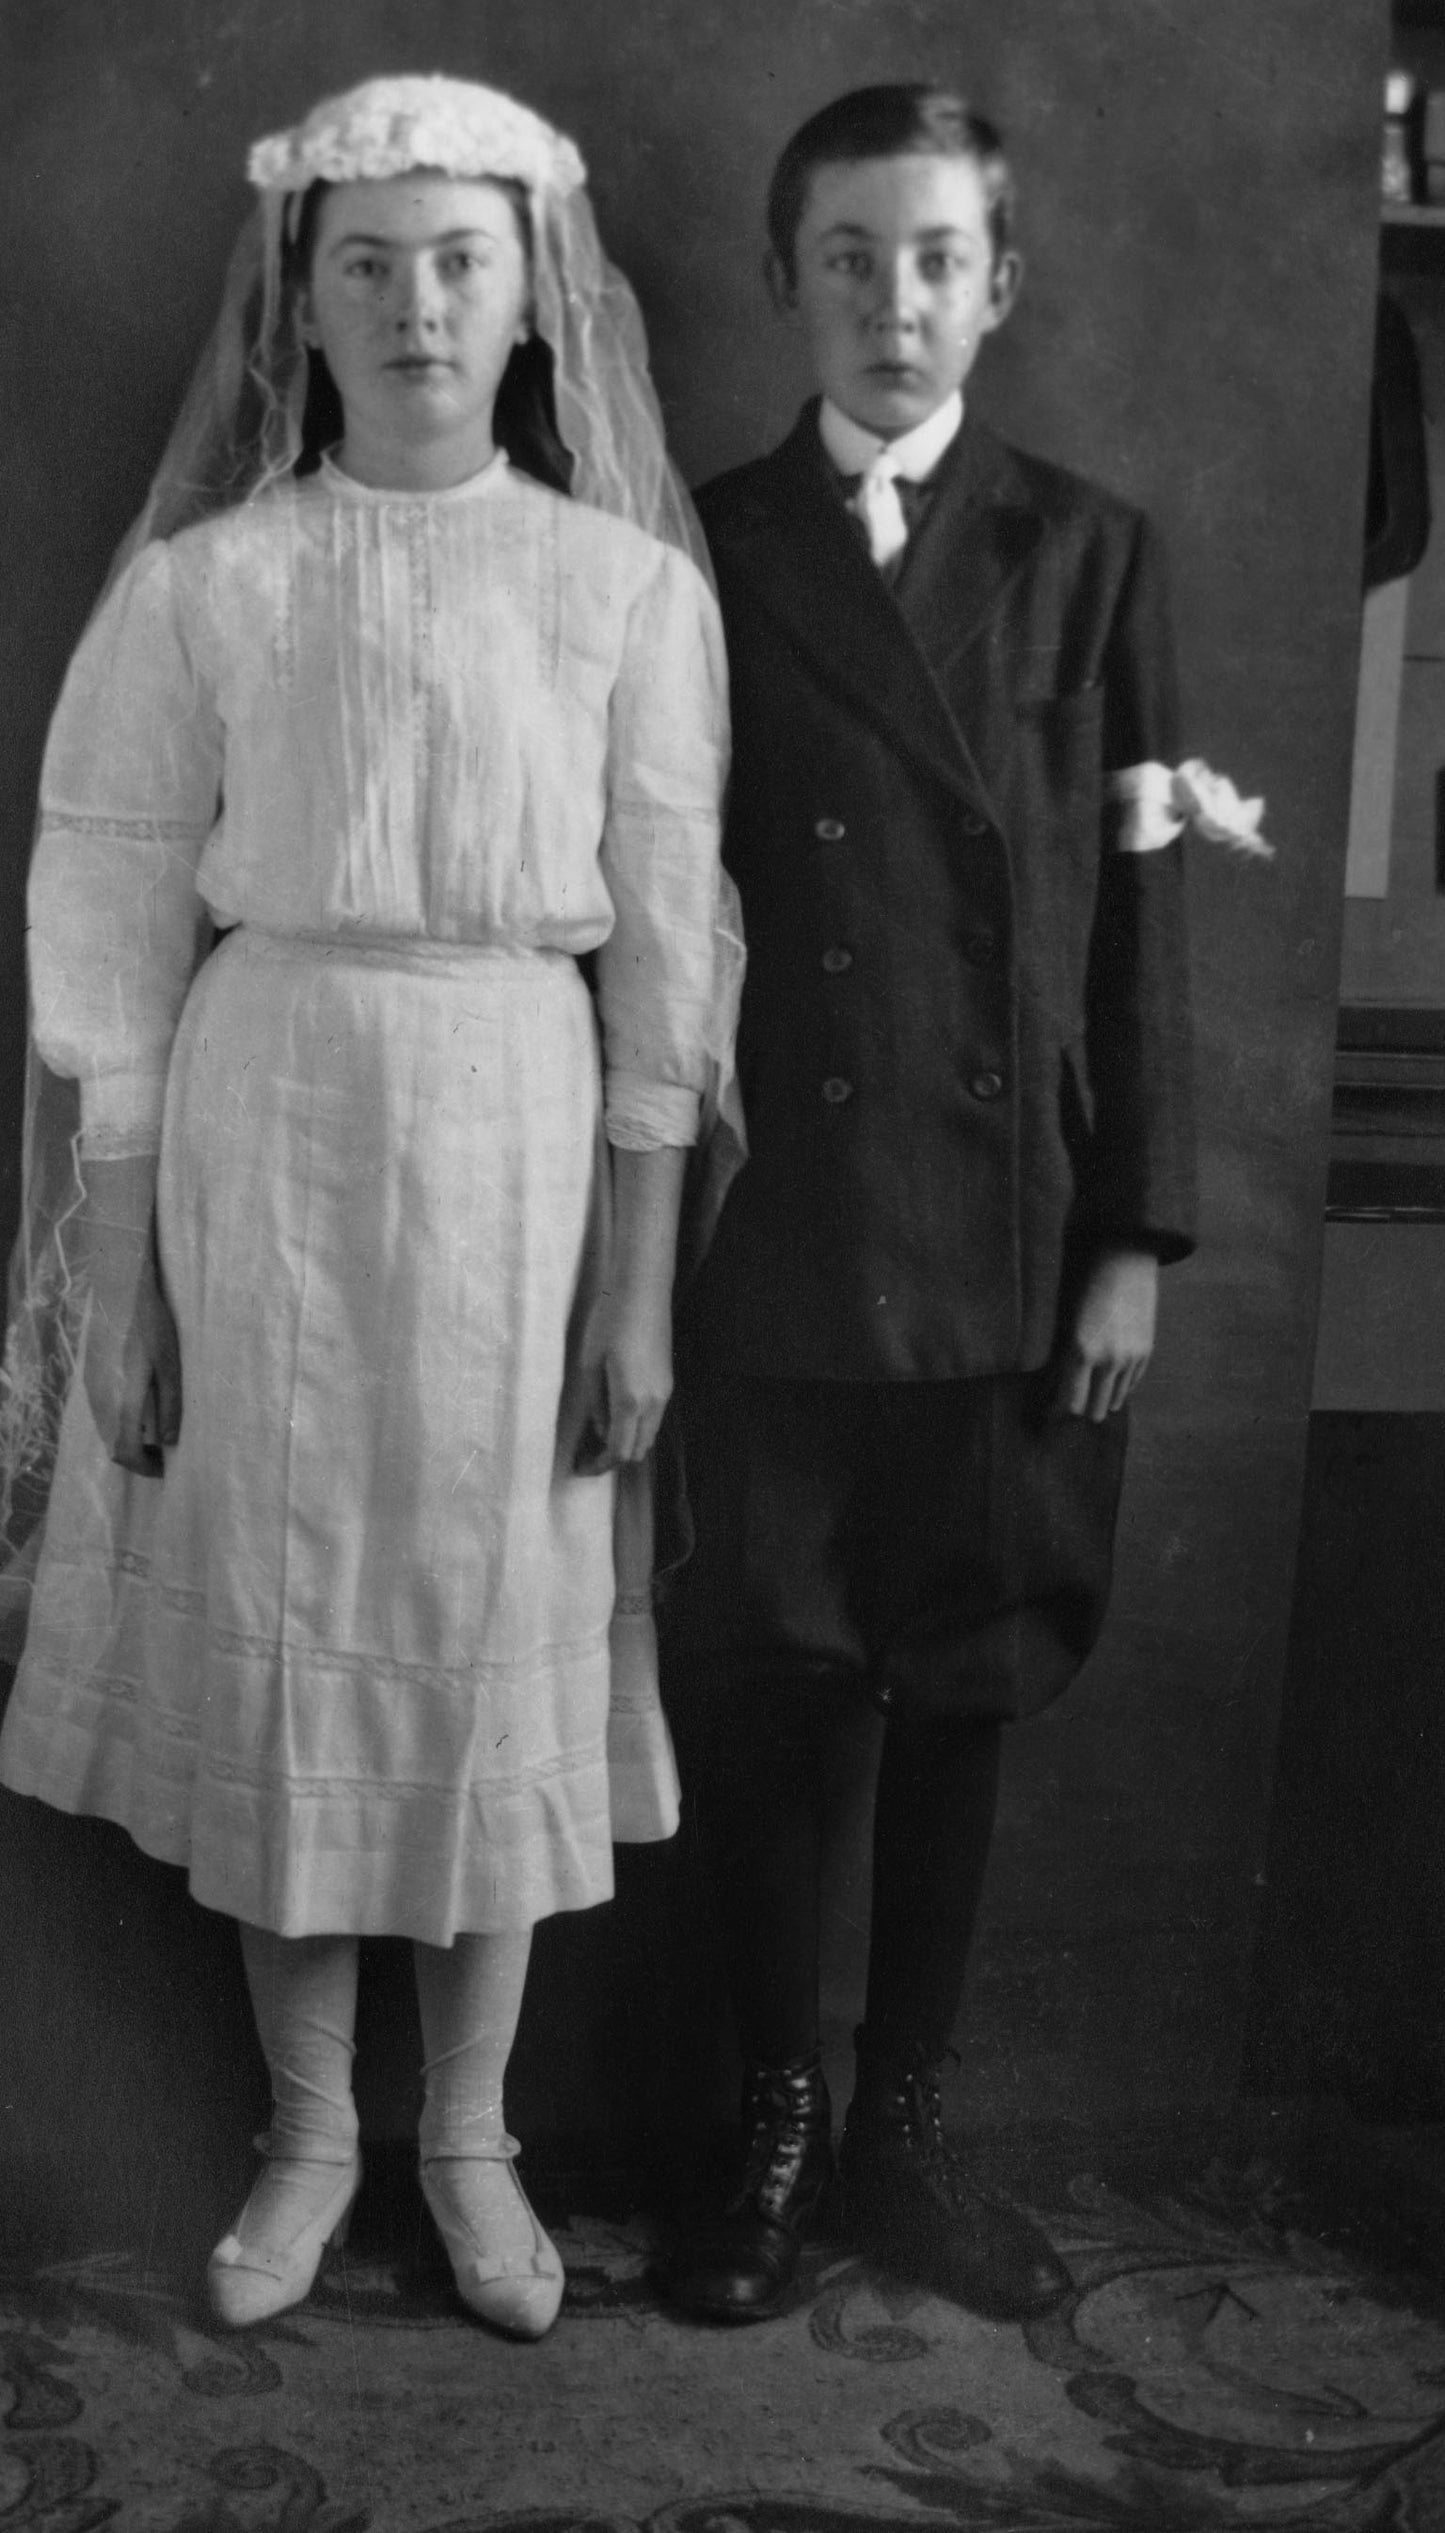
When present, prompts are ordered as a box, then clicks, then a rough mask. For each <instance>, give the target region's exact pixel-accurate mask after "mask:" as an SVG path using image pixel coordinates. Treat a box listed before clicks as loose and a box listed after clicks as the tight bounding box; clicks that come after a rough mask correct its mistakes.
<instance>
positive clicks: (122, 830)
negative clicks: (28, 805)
mask: <svg viewBox="0 0 1445 2533" xmlns="http://www.w3.org/2000/svg"><path fill="white" fill-rule="evenodd" d="M40 832H41V834H42V835H52V836H119V837H121V838H122V839H123V840H124V842H125V843H127V844H193V843H194V842H195V841H196V839H197V837H199V836H205V835H209V834H210V827H209V826H208V824H207V823H206V821H205V820H204V819H192V818H105V817H92V816H89V815H87V814H86V813H85V812H83V811H81V810H78V809H47V810H45V811H44V812H43V814H42V816H41V820H40Z"/></svg>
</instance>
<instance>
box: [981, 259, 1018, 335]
mask: <svg viewBox="0 0 1445 2533" xmlns="http://www.w3.org/2000/svg"><path fill="white" fill-rule="evenodd" d="M1023 286H1024V259H1023V257H1022V256H1021V255H1020V254H1018V253H1017V252H1016V250H1015V249H1014V248H1013V247H1009V248H1008V249H1007V250H1006V251H1005V253H1004V254H1002V255H1000V256H999V257H998V258H997V259H996V261H995V263H994V268H993V273H992V276H991V278H990V281H989V288H988V309H987V312H986V314H985V315H984V317H983V320H982V322H981V324H980V327H979V331H980V333H982V334H993V333H995V332H996V331H997V329H998V327H999V326H1001V325H1002V324H1003V322H1004V319H1005V318H1006V317H1010V316H1012V314H1013V312H1014V309H1015V307H1016V306H1017V305H1018V295H1019V292H1020V291H1021V290H1022V288H1023Z"/></svg>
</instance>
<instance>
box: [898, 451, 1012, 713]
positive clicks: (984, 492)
mask: <svg viewBox="0 0 1445 2533" xmlns="http://www.w3.org/2000/svg"><path fill="white" fill-rule="evenodd" d="M1042 534H1043V521H1042V519H1041V517H1040V515H1039V512H1038V509H1037V508H1036V506H1035V504H1034V503H1033V502H1032V501H1031V500H1030V498H1029V494H1028V490H1027V487H1026V486H1025V483H1024V481H1023V478H1022V476H1021V474H1020V473H1019V470H1018V468H1017V467H1016V465H1015V464H1014V461H1013V458H1012V456H1011V454H1010V452H1009V451H1008V450H1007V449H1006V448H1005V447H1004V445H1003V442H1002V441H1001V440H997V439H995V437H994V435H993V433H992V432H991V431H989V430H987V429H986V428H985V427H984V425H983V424H982V423H980V422H975V421H973V420H972V419H971V418H967V419H965V421H964V425H963V428H962V430H961V431H960V432H959V434H958V437H957V439H956V440H955V441H954V443H953V445H952V447H951V448H950V449H949V450H948V452H947V454H946V455H945V457H944V460H943V464H942V467H941V469H940V473H939V480H938V486H937V489H936V491H935V493H934V496H933V499H932V501H931V502H930V504H929V506H928V510H927V512H926V514H925V516H924V518H923V520H922V521H921V523H920V525H919V528H918V531H917V534H916V536H915V537H914V538H913V540H912V542H911V544H910V546H909V550H908V554H907V556H906V558H905V561H904V565H903V570H902V573H901V575H900V578H899V582H898V603H899V605H900V607H901V609H902V611H903V614H904V615H905V617H906V618H907V620H908V623H909V625H910V626H911V627H912V629H913V632H914V634H915V635H916V636H917V639H918V643H919V646H920V648H921V649H922V650H923V652H924V653H925V655H926V657H927V658H928V660H929V662H930V663H931V665H932V668H933V670H934V673H935V675H938V676H942V675H944V674H945V673H946V671H947V670H948V668H949V666H950V665H951V663H952V662H953V661H954V660H955V659H956V658H957V657H958V654H959V652H960V651H963V650H965V649H967V647H968V645H969V644H970V643H971V642H974V641H976V640H977V638H978V636H979V635H980V634H981V633H982V632H983V631H984V630H985V628H986V627H987V625H988V624H989V622H990V620H991V618H992V617H993V615H994V614H995V612H996V611H997V608H998V606H999V603H1000V601H1001V599H1002V598H1003V596H1004V593H1005V591H1006V590H1007V589H1008V587H1009V585H1010V583H1011V582H1012V581H1013V579H1014V578H1015V576H1016V574H1017V573H1019V572H1020V571H1021V570H1022V569H1023V567H1024V565H1025V564H1026V563H1027V562H1028V561H1029V560H1030V558H1031V556H1032V555H1033V553H1034V551H1035V549H1036V548H1037V546H1038V542H1039V539H1040V537H1041V536H1042Z"/></svg>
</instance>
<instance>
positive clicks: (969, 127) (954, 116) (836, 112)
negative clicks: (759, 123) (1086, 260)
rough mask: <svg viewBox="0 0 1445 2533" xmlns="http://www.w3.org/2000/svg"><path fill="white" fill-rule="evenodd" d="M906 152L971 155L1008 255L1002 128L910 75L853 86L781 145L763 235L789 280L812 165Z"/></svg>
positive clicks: (993, 232)
mask: <svg viewBox="0 0 1445 2533" xmlns="http://www.w3.org/2000/svg"><path fill="white" fill-rule="evenodd" d="M905 157H918V158H968V159H972V161H973V163H974V165H975V166H976V167H977V169H978V172H979V175H980V176H981V177H982V179H983V189H984V199H985V202H986V204H987V206H988V229H989V236H990V238H991V240H992V242H993V251H994V258H995V261H997V259H998V257H999V256H1001V255H1006V254H1007V253H1008V251H1009V249H1010V247H1011V246H1012V244H1013V234H1014V217H1015V212H1016V207H1017V198H1016V195H1015V190H1014V180H1013V171H1012V169H1011V168H1010V166H1009V163H1008V159H1007V157H1006V156H1005V153H1004V143H1003V134H1002V133H1001V132H1000V131H999V129H998V126H997V125H996V124H994V123H990V122H989V120H988V117H987V116H986V115H982V114H976V113H975V112H974V110H973V108H972V106H970V105H969V104H968V102H967V100H966V99H965V98H963V97H960V96H959V95H958V94H957V93H956V91H955V90H953V89H952V88H934V87H931V86H930V85H929V83H928V82H927V81H926V80H911V81H907V82H903V83H900V84H898V85H894V86H889V87H880V88H852V89H850V90H849V92H848V94H847V95H846V96H844V97H835V98H834V99H833V102H832V104H831V105H827V106H824V107H823V108H822V109H821V111H820V112H819V113H817V114H814V115H810V116H809V118H808V120H807V122H806V123H803V124H800V125H799V127H798V129H797V131H796V132H795V133H794V134H793V137H792V139H791V140H790V141H788V142H786V143H785V145H784V148H783V152H782V155H781V157H780V158H779V160H778V163H777V166H776V167H775V168H774V170H773V181H772V183H771V185H770V186H769V188H768V236H769V237H770V239H771V240H772V247H773V253H774V254H775V255H776V257H777V259H778V262H779V263H780V264H781V266H782V268H783V271H784V273H785V275H786V277H787V279H788V280H789V282H791V281H792V280H793V279H794V275H795V269H796V264H795V258H796V251H797V242H798V227H799V223H800V222H801V220H802V217H803V211H804V208H805V206H806V203H807V199H808V187H809V185H810V184H811V183H812V180H813V176H814V173H815V171H816V170H817V169H818V168H819V167H837V166H846V165H848V164H850V163H851V162H853V161H856V160H859V159H865V158H905Z"/></svg>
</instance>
